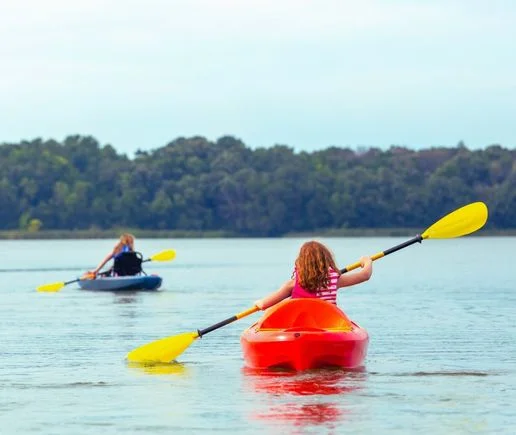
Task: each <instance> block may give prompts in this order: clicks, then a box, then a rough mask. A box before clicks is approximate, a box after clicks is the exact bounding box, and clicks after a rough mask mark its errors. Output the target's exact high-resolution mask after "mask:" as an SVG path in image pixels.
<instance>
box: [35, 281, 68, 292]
mask: <svg viewBox="0 0 516 435" xmlns="http://www.w3.org/2000/svg"><path fill="white" fill-rule="evenodd" d="M64 286H65V283H64V282H53V283H52V284H45V285H41V286H39V287H38V288H37V289H36V290H37V291H38V292H58V291H59V290H61V289H62V288H63V287H64Z"/></svg>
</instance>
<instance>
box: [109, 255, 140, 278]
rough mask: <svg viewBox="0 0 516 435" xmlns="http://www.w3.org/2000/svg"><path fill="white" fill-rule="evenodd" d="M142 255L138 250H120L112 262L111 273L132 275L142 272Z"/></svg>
mask: <svg viewBox="0 0 516 435" xmlns="http://www.w3.org/2000/svg"><path fill="white" fill-rule="evenodd" d="M142 262H143V256H142V254H141V253H140V252H122V253H121V254H119V255H117V256H116V257H115V259H114V263H113V275H115V276H134V275H140V274H141V273H143V270H142Z"/></svg>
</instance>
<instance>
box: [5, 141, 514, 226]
mask: <svg viewBox="0 0 516 435" xmlns="http://www.w3.org/2000/svg"><path fill="white" fill-rule="evenodd" d="M479 200H481V201H484V202H486V203H487V205H488V206H489V209H490V217H489V226H490V227H491V228H500V229H506V228H515V227H516V150H510V149H507V148H503V147H501V146H499V145H492V146H489V147H486V148H485V149H482V150H474V151H473V150H469V149H468V148H466V147H465V146H464V145H463V144H459V145H458V146H457V147H454V148H444V147H433V148H428V149H422V150H417V151H416V150H411V149H407V148H404V147H397V146H393V147H391V148H390V149H388V150H380V149H377V148H370V149H364V150H352V149H349V148H338V147H329V148H327V149H325V150H322V151H314V152H294V150H293V148H290V147H288V146H284V145H276V146H272V147H270V148H258V149H251V148H249V147H247V146H246V145H245V144H244V143H243V142H241V141H240V140H238V139H235V138H233V137H230V136H225V137H222V138H220V139H218V140H217V141H216V142H211V141H208V140H207V139H205V138H203V137H192V138H178V139H176V140H174V141H173V142H170V143H169V144H167V145H166V146H163V147H161V148H158V149H155V150H153V151H138V152H137V153H136V156H135V157H134V158H128V157H127V156H126V155H124V154H119V153H117V151H116V150H115V149H114V148H113V147H112V146H110V145H105V146H101V145H100V144H99V142H98V141H97V140H96V139H94V138H93V137H90V136H70V137H67V138H66V139H65V140H64V141H63V142H57V141H55V140H47V141H43V140H41V139H36V140H32V141H23V142H21V143H16V144H2V145H0V229H2V230H9V229H24V230H31V229H32V230H36V231H37V230H39V228H41V229H43V230H44V229H47V230H50V229H56V230H57V229H70V230H73V229H109V228H113V227H127V228H140V229H148V230H153V229H155V230H169V229H172V230H188V231H192V230H193V231H227V232H231V233H234V234H239V235H249V236H279V235H283V234H286V233H289V232H307V231H314V230H320V229H325V228H401V227H405V228H406V227H408V228H425V227H426V226H427V225H428V224H430V223H432V222H433V221H434V220H435V219H437V218H438V217H440V216H442V215H444V214H446V213H448V212H449V211H451V210H453V209H454V208H456V207H459V206H461V205H464V204H466V203H468V202H472V201H479Z"/></svg>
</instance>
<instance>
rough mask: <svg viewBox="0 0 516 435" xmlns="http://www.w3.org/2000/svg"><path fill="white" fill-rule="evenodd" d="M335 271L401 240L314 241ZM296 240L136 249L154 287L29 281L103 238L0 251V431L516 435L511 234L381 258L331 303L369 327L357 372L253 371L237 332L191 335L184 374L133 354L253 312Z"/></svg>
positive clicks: (88, 252) (93, 253) (147, 244)
mask: <svg viewBox="0 0 516 435" xmlns="http://www.w3.org/2000/svg"><path fill="white" fill-rule="evenodd" d="M319 240H322V241H324V242H326V243H327V244H328V246H329V247H330V248H331V249H332V250H333V252H334V253H335V256H336V258H337V261H338V263H339V266H340V267H344V266H345V265H346V264H350V263H354V262H355V261H357V260H358V258H359V257H360V256H361V255H365V254H374V253H376V252H378V251H383V250H385V249H387V248H390V247H392V246H394V245H396V244H398V243H400V242H402V241H404V240H405V239H397V238H364V239H344V238H332V239H319ZM303 241H305V240H301V239H236V240H228V239H218V240H168V239H167V240H156V239H153V240H137V249H138V250H140V251H142V252H143V253H144V255H145V256H151V255H153V254H155V253H157V252H159V251H161V250H163V249H168V248H174V249H176V251H177V258H176V259H175V260H174V261H172V262H169V263H146V268H145V270H146V271H147V272H148V273H157V274H159V275H161V276H162V277H163V279H164V285H163V288H162V290H161V291H158V292H139V293H138V292H129V293H124V294H116V293H108V292H105V293H103V292H88V291H84V290H79V289H78V287H76V285H75V284H71V285H69V286H67V287H65V288H63V289H62V290H61V291H60V292H57V293H38V292H36V291H35V288H36V287H37V286H40V285H43V284H46V283H50V282H54V281H67V280H71V279H74V278H76V277H77V276H78V275H80V274H81V273H82V272H83V271H85V270H86V269H91V268H93V267H95V266H96V265H97V264H98V262H99V261H100V260H101V259H102V258H103V257H104V256H105V255H106V254H107V252H108V251H109V250H110V248H111V247H112V245H113V243H114V240H99V241H84V240H66V241H0V258H1V259H2V262H1V264H0V277H1V280H0V297H1V303H0V345H1V347H0V432H1V433H2V434H32V433H43V434H98V433H100V432H102V433H115V432H116V433H202V432H219V433H229V431H232V432H234V433H246V434H255V433H256V434H258V433H260V434H261V433H271V434H276V433H281V434H286V433H289V434H290V433H293V434H295V433H300V434H301V433H303V434H304V433H323V434H324V433H335V434H342V433H353V434H356V433H375V434H386V433H387V434H391V433H393V434H396V433H403V434H405V433H416V432H417V433H428V434H430V433H431V434H436V433H437V434H469V433H486V434H514V433H516V410H515V406H514V405H515V404H516V321H515V314H516V272H515V268H514V258H513V255H514V250H515V247H516V238H481V237H469V238H468V237H466V238H462V239H453V240H428V241H425V242H423V244H421V245H419V244H418V245H415V246H411V247H408V248H406V249H404V250H402V251H399V252H397V253H394V254H392V255H390V256H388V257H386V258H383V259H380V260H378V261H376V262H375V263H374V273H373V277H372V278H371V280H370V281H369V282H367V283H364V284H361V285H358V286H355V287H352V288H349V289H346V290H343V291H341V293H340V295H339V306H340V307H341V308H342V309H343V310H344V311H345V312H346V313H347V314H348V315H349V316H350V317H351V318H352V319H353V320H355V321H356V322H357V323H359V324H360V325H361V326H363V327H365V328H366V329H367V330H368V332H369V334H370V344H369V352H368V357H367V359H366V363H365V367H364V370H363V371H358V372H351V373H350V372H345V371H330V370H325V371H314V372H308V373H302V374H293V373H265V374H259V373H253V372H250V371H249V370H246V369H245V368H244V362H243V358H242V353H241V349H240V342H239V336H240V334H241V332H242V331H243V329H244V328H246V327H247V326H249V325H250V324H251V323H252V322H254V321H255V320H256V319H257V318H259V315H260V314H259V313H256V314H254V315H252V316H249V317H247V318H244V319H241V320H239V321H237V322H235V323H233V324H231V325H228V326H226V327H224V328H222V329H219V330H217V331H214V332H212V333H210V334H208V335H206V336H205V337H204V338H203V339H201V340H197V341H196V342H195V343H193V345H192V346H191V347H190V348H188V349H187V350H186V351H185V352H184V353H183V354H182V355H181V356H180V358H179V361H180V364H176V365H171V366H163V367H157V368H153V369H151V368H147V369H144V368H140V367H130V366H128V364H127V363H126V361H125V355H126V353H127V352H128V351H130V350H132V349H134V348H135V347H138V346H140V345H142V344H145V343H147V342H150V341H153V340H156V339H158V338H163V337H166V336H170V335H174V334H177V333H181V332H188V331H195V330H196V329H198V328H205V327H207V326H210V325H212V324H214V323H216V322H218V321H220V320H223V319H225V318H226V317H229V316H231V315H233V314H236V313H237V312H240V311H243V310H244V309H246V308H248V307H251V306H252V303H253V301H254V300H256V299H258V298H259V297H261V296H263V295H264V294H266V293H268V292H270V291H272V290H274V289H276V288H277V287H278V286H279V285H280V284H281V283H282V282H283V281H285V280H286V279H288V278H289V277H290V273H291V270H292V264H293V261H294V259H295V257H296V255H297V252H298V249H299V247H300V245H301V243H302V242H303Z"/></svg>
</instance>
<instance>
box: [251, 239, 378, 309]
mask: <svg viewBox="0 0 516 435" xmlns="http://www.w3.org/2000/svg"><path fill="white" fill-rule="evenodd" d="M360 264H361V266H362V269H361V270H359V271H356V272H351V273H341V272H340V271H339V268H338V267H337V266H336V264H335V259H334V258H333V254H332V253H331V252H330V250H329V249H328V248H327V247H326V246H325V245H323V244H322V243H320V242H317V241H314V240H313V241H310V242H306V243H304V244H303V245H302V246H301V249H300V251H299V255H298V257H297V259H296V262H295V268H294V272H293V274H292V275H293V277H292V279H290V280H288V281H287V282H285V283H284V284H283V285H282V286H281V287H280V288H279V289H278V290H277V291H275V292H273V293H271V294H269V295H267V296H266V297H264V298H263V299H260V300H258V301H256V302H255V305H256V306H257V307H258V308H260V309H261V310H265V309H266V308H269V307H271V306H273V305H275V304H277V303H278V302H280V301H282V300H283V299H285V298H288V297H292V298H319V299H323V300H325V301H328V302H331V303H333V304H337V291H338V289H339V288H341V287H348V286H351V285H355V284H359V283H361V282H364V281H367V280H368V279H369V278H370V277H371V274H372V273H373V262H372V260H371V258H370V257H362V258H360Z"/></svg>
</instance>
